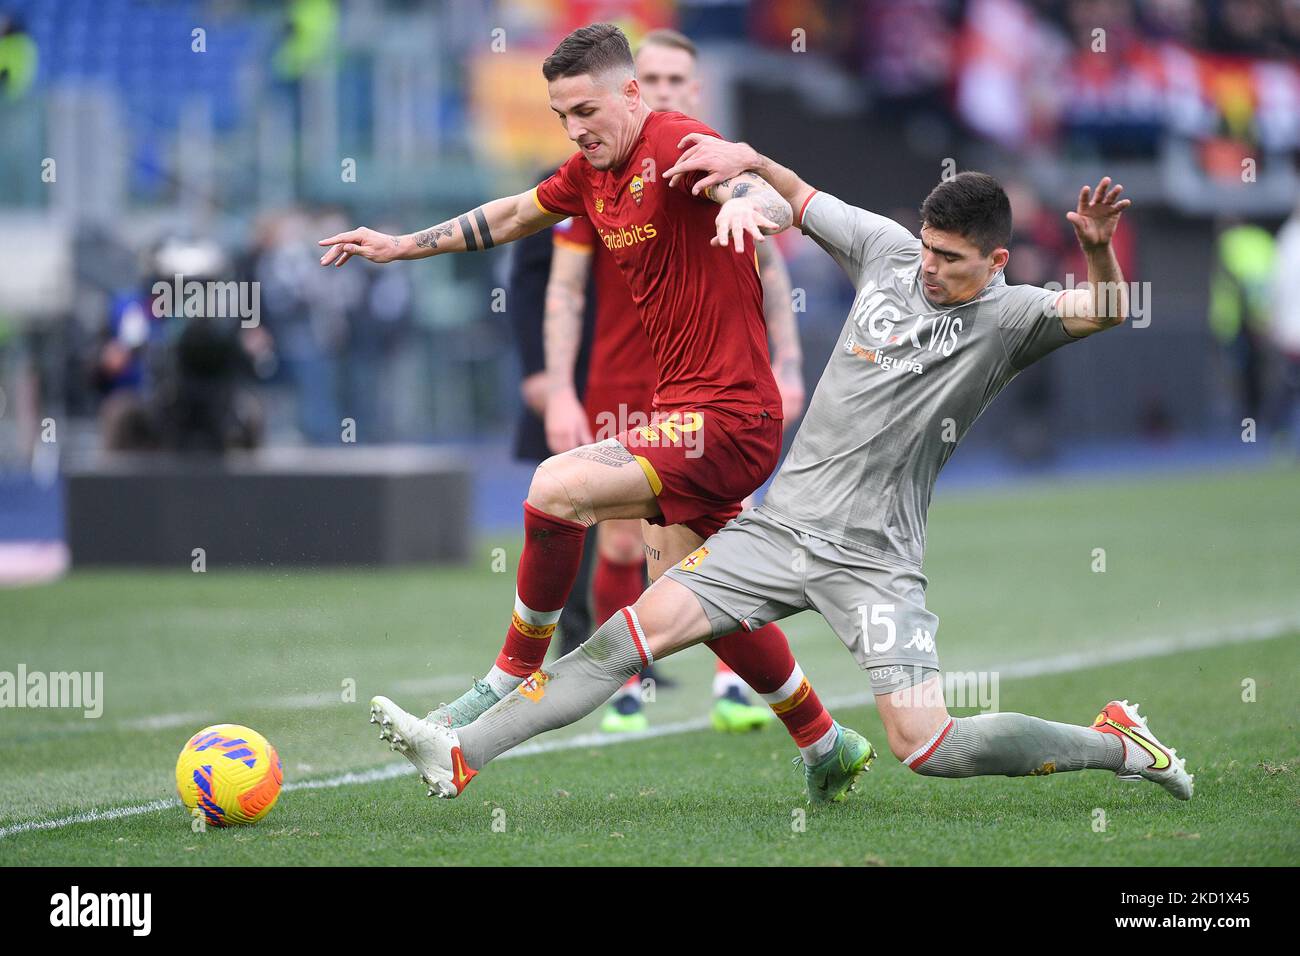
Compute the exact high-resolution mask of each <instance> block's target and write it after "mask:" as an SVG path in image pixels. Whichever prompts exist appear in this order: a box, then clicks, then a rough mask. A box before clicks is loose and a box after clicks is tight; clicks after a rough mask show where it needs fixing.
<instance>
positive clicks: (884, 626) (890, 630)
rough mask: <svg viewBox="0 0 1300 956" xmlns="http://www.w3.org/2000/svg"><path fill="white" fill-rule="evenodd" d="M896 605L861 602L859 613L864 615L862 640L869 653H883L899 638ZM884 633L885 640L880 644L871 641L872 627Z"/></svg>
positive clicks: (878, 632)
mask: <svg viewBox="0 0 1300 956" xmlns="http://www.w3.org/2000/svg"><path fill="white" fill-rule="evenodd" d="M893 613H894V605H892V604H859V605H858V614H860V615H861V616H862V642H863V644H864V645H865V646H866V649H867V651H868V652H869V653H872V654H881V653H883V652H885V651H887V650H889V649H890V648H891V647H893V646H894V642H895V641H896V640H897V639H898V628H897V627H896V626H895V625H894V618H893V616H892V615H893ZM873 628H874V629H875V633H876V634H878V635H882V634H883V637H884V640H883V641H881V642H880V643H878V644H873V643H872V642H871V635H872V629H873Z"/></svg>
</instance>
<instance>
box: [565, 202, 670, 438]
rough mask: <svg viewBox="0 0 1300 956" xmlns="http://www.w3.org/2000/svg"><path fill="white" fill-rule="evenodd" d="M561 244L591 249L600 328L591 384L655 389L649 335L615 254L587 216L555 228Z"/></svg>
mask: <svg viewBox="0 0 1300 956" xmlns="http://www.w3.org/2000/svg"><path fill="white" fill-rule="evenodd" d="M553 236H554V241H555V244H556V245H557V246H562V245H568V246H573V247H575V248H578V249H581V250H583V251H585V252H590V253H591V255H592V260H591V273H592V277H593V279H594V280H595V283H596V330H595V334H594V335H593V336H592V340H591V358H590V359H588V361H587V388H588V390H592V389H608V388H619V389H625V390H629V391H644V392H646V393H647V394H648V393H650V392H652V391H654V387H655V385H656V383H657V382H658V380H659V376H658V373H657V371H656V369H655V357H654V353H653V352H651V351H650V340H649V339H648V338H646V334H645V329H643V328H642V327H641V316H640V314H639V313H638V312H637V308H636V303H635V302H633V301H632V290H631V289H629V288H628V286H627V281H626V280H625V279H624V278H623V273H622V272H620V271H619V268H618V263H617V262H615V261H614V256H613V254H612V253H611V252H610V251H609V250H608V249H606V248H605V244H604V243H603V242H601V241H600V237H599V236H597V235H596V229H595V227H594V226H593V225H592V224H591V220H590V219H588V218H587V217H586V216H575V217H573V218H571V219H566V220H564V222H561V223H557V224H556V226H555V229H554V231H553ZM636 410H637V411H643V412H648V411H650V409H648V408H642V409H636Z"/></svg>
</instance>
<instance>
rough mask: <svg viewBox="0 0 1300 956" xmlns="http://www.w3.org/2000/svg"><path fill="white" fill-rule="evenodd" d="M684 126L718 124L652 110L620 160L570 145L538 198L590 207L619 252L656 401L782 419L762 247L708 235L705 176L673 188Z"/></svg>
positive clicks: (554, 204) (561, 207) (712, 215)
mask: <svg viewBox="0 0 1300 956" xmlns="http://www.w3.org/2000/svg"><path fill="white" fill-rule="evenodd" d="M687 133H705V134H707V135H709V136H718V133H717V132H715V131H714V130H712V129H710V128H709V127H708V126H706V125H704V124H703V123H701V122H700V121H699V120H695V119H691V118H690V117H689V116H685V115H683V114H681V113H675V112H661V113H650V114H648V115H647V116H646V118H645V122H644V125H643V126H642V127H641V134H640V136H639V137H638V138H637V141H636V143H635V145H634V146H633V147H632V152H631V153H630V154H629V156H628V158H627V159H626V160H624V161H623V163H622V165H620V166H618V167H615V168H614V169H611V170H607V171H601V170H598V169H596V168H595V167H594V166H592V165H591V163H590V162H588V161H587V159H586V157H584V156H583V155H582V154H581V153H574V154H573V155H572V156H570V157H569V159H568V160H567V161H565V163H564V165H563V166H561V167H560V168H559V170H558V171H557V172H556V173H555V174H554V175H552V176H551V177H550V178H549V179H547V180H546V181H545V182H543V183H541V184H540V185H538V186H537V188H536V189H535V190H534V191H533V198H534V201H536V203H537V205H538V206H539V207H540V208H541V209H542V210H543V211H544V212H547V213H551V214H559V215H569V216H586V217H587V218H588V219H589V220H591V223H592V225H593V226H594V227H595V229H596V233H597V234H598V235H599V237H600V239H601V242H602V243H603V244H604V246H605V248H606V249H608V250H609V251H610V252H611V253H613V257H614V261H615V262H616V263H617V264H618V267H619V271H620V272H621V273H622V274H623V278H624V279H625V280H626V281H627V285H628V288H629V289H630V290H631V293H632V301H633V302H635V303H636V307H637V311H638V312H639V313H640V316H641V324H642V325H643V326H644V327H645V331H646V335H647V337H648V338H649V340H650V348H651V350H652V351H653V353H654V357H655V362H656V364H657V365H658V367H659V385H658V388H657V390H656V392H655V403H656V406H657V407H659V408H665V409H670V408H675V407H679V406H683V405H718V406H723V407H727V408H732V409H736V410H737V411H743V412H749V413H753V414H758V413H759V412H764V411H765V412H767V414H768V415H769V416H770V417H771V418H776V419H779V418H780V417H781V399H780V395H779V393H778V392H777V388H776V381H775V380H774V379H773V378H772V368H771V365H770V362H769V359H768V353H767V331H766V328H765V325H764V322H763V289H762V285H761V284H760V282H759V276H758V261H757V256H756V254H755V251H754V250H753V249H752V248H749V249H747V250H746V251H745V252H744V253H737V252H736V251H735V250H734V249H733V248H732V247H731V245H730V244H728V245H727V246H726V247H723V248H719V247H716V246H710V245H709V240H710V239H711V238H713V236H715V235H716V234H717V227H716V225H715V220H716V219H717V215H718V205H717V204H716V203H714V202H712V201H711V200H708V199H706V198H704V197H703V196H692V195H691V185H692V184H693V183H694V182H695V180H696V179H697V178H698V177H682V179H681V180H679V181H678V183H677V187H676V188H674V189H670V188H668V181H667V180H666V179H664V178H662V177H661V176H660V175H659V174H660V173H661V172H662V171H663V170H665V169H668V168H669V167H671V166H672V165H673V164H674V163H675V162H676V161H677V157H678V155H679V150H678V149H677V144H678V142H680V141H681V138H682V137H683V136H685V135H686V134H687ZM719 138H721V137H719ZM747 245H748V243H747Z"/></svg>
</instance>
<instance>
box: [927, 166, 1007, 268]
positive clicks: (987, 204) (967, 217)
mask: <svg viewBox="0 0 1300 956" xmlns="http://www.w3.org/2000/svg"><path fill="white" fill-rule="evenodd" d="M921 223H922V224H923V225H926V226H929V227H930V228H931V229H939V230H942V231H943V232H955V233H957V234H959V235H961V236H962V237H964V238H965V239H968V240H969V241H971V242H973V243H974V244H975V245H976V246H978V247H979V251H980V255H982V256H987V255H988V254H989V253H990V252H992V251H993V250H994V249H997V248H999V247H1005V246H1007V245H1009V244H1010V243H1011V200H1009V199H1007V194H1006V192H1005V191H1004V190H1003V188H1002V185H1001V183H999V182H998V181H997V180H996V179H994V178H993V177H992V176H990V175H989V174H988V173H976V172H964V173H958V174H957V175H956V176H954V177H953V178H952V179H949V180H946V181H945V182H941V183H940V184H939V185H937V186H935V187H934V188H933V189H931V190H930V195H928V196H926V197H925V202H923V203H921Z"/></svg>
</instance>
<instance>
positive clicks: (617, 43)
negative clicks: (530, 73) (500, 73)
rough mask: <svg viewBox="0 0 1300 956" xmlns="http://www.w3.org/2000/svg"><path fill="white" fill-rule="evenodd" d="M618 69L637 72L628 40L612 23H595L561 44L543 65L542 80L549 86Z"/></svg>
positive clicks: (581, 29) (579, 30)
mask: <svg viewBox="0 0 1300 956" xmlns="http://www.w3.org/2000/svg"><path fill="white" fill-rule="evenodd" d="M616 67H622V68H624V69H626V70H627V71H628V72H629V73H633V72H635V71H636V67H635V65H634V64H633V61H632V48H631V47H630V46H628V42H627V37H626V36H624V35H623V31H622V30H620V29H619V28H618V27H616V26H614V24H612V23H593V24H592V25H591V26H589V27H580V28H578V29H577V30H574V31H573V32H572V33H570V34H569V35H568V36H567V37H565V38H564V39H563V40H561V41H560V45H559V46H557V47H556V48H555V51H554V52H553V53H552V54H551V55H550V56H548V57H547V58H546V61H545V62H544V63H542V76H544V77H546V82H548V83H549V82H551V80H555V79H559V78H560V77H562V76H587V75H595V74H599V73H604V72H605V71H606V70H610V69H614V68H616Z"/></svg>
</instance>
